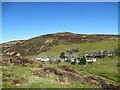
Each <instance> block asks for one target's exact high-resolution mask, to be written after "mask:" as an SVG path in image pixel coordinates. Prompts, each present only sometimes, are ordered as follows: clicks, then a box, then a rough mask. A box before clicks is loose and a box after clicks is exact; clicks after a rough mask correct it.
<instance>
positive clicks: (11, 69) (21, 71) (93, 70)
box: [3, 57, 119, 88]
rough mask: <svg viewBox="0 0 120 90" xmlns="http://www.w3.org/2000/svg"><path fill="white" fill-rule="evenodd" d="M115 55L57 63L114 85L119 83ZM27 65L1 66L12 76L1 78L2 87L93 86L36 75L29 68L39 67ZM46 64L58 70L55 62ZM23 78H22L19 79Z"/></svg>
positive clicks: (51, 76) (54, 76)
mask: <svg viewBox="0 0 120 90" xmlns="http://www.w3.org/2000/svg"><path fill="white" fill-rule="evenodd" d="M117 63H118V60H117V57H114V58H113V59H111V58H104V59H98V60H97V62H95V63H92V64H87V65H70V64H68V63H64V62H62V63H60V64H58V65H66V66H68V67H70V68H71V69H74V70H76V71H77V72H79V73H80V72H83V73H85V76H97V77H101V78H104V79H105V80H107V81H108V82H109V83H110V82H112V83H115V84H116V85H117V84H118V83H119V81H118V78H119V76H118V67H117ZM26 65H27V67H23V66H21V65H16V66H14V65H10V66H3V73H6V74H13V77H9V78H6V77H3V79H7V81H4V82H3V87H4V88H95V86H92V85H90V84H88V83H86V82H79V81H72V82H65V83H62V82H58V81H57V79H58V77H57V76H56V75H54V74H50V76H49V77H38V76H36V75H33V74H32V73H31V71H30V69H31V70H38V69H40V68H39V67H38V65H36V64H26ZM45 65H46V66H44V67H52V68H55V69H57V70H59V71H62V70H60V69H58V65H56V64H48V63H47V62H46V64H45ZM21 78H24V79H21ZM13 80H19V81H20V84H16V85H14V84H12V82H13Z"/></svg>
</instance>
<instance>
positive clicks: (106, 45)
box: [26, 38, 118, 58]
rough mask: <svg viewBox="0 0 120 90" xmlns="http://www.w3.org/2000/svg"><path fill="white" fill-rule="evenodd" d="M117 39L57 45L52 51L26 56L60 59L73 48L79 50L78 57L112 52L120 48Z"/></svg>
mask: <svg viewBox="0 0 120 90" xmlns="http://www.w3.org/2000/svg"><path fill="white" fill-rule="evenodd" d="M115 39H116V40H104V41H100V42H94V43H81V44H71V45H56V46H53V47H51V49H50V50H49V51H47V52H43V53H41V54H38V55H35V56H26V58H35V57H44V56H49V57H54V58H58V57H59V55H60V53H61V52H62V51H66V50H70V49H73V48H79V51H80V52H79V53H77V54H78V55H83V54H84V53H93V52H97V51H99V50H108V51H111V50H114V49H116V48H118V39H117V38H115Z"/></svg>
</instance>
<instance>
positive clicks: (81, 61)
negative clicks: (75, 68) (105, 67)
mask: <svg viewBox="0 0 120 90" xmlns="http://www.w3.org/2000/svg"><path fill="white" fill-rule="evenodd" d="M79 64H80V65H86V58H85V56H83V58H81V60H80V62H79Z"/></svg>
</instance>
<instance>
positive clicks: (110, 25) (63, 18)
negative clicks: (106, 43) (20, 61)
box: [1, 2, 118, 43]
mask: <svg viewBox="0 0 120 90" xmlns="http://www.w3.org/2000/svg"><path fill="white" fill-rule="evenodd" d="M57 32H72V33H79V34H118V3H117V2H3V3H2V42H1V43H3V42H8V41H13V40H25V39H30V38H33V37H36V36H40V35H44V34H50V33H57Z"/></svg>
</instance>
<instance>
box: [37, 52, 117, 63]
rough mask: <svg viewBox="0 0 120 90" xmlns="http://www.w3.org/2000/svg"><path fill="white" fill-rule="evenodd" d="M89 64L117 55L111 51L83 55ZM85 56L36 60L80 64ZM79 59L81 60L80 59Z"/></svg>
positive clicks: (40, 58)
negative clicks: (98, 59)
mask: <svg viewBox="0 0 120 90" xmlns="http://www.w3.org/2000/svg"><path fill="white" fill-rule="evenodd" d="M83 56H84V57H85V59H86V61H87V62H96V61H97V58H104V57H106V56H107V57H113V56H115V54H114V53H113V52H112V51H111V52H110V51H105V50H101V51H98V52H96V53H86V54H84V55H83ZM83 56H77V55H76V54H69V55H65V58H64V59H61V58H49V57H48V56H45V57H36V58H35V59H36V60H40V61H61V62H66V61H68V62H80V60H81V58H82V57H83ZM78 57H79V58H78Z"/></svg>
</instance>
